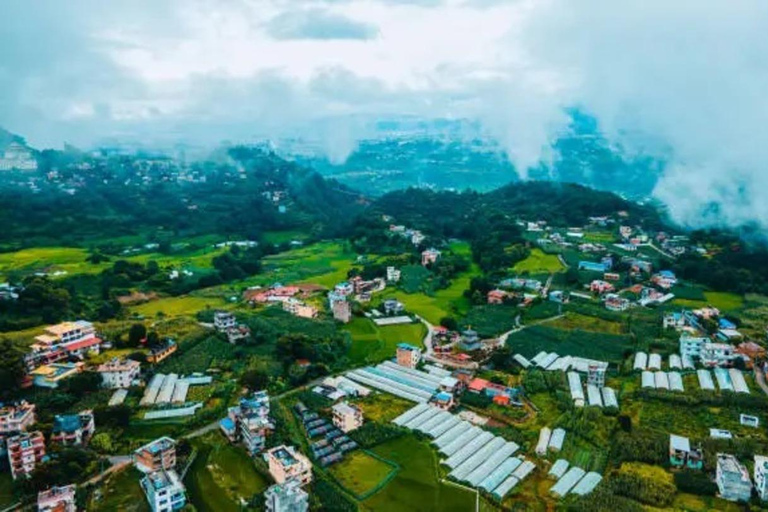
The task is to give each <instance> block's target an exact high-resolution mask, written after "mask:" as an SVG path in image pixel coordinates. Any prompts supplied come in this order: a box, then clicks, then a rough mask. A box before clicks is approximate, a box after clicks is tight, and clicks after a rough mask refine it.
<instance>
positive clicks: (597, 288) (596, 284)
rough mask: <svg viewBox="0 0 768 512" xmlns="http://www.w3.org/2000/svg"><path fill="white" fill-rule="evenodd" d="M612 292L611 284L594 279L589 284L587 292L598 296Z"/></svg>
mask: <svg viewBox="0 0 768 512" xmlns="http://www.w3.org/2000/svg"><path fill="white" fill-rule="evenodd" d="M614 290H615V288H614V287H613V285H612V284H611V283H609V282H608V281H602V280H600V279H595V280H594V281H592V282H591V283H590V284H589V291H591V292H592V293H597V294H600V295H602V294H604V293H610V292H612V291H614Z"/></svg>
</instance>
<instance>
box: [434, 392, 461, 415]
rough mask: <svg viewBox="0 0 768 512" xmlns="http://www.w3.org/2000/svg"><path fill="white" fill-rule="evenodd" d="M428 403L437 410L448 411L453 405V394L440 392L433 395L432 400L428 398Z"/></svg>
mask: <svg viewBox="0 0 768 512" xmlns="http://www.w3.org/2000/svg"><path fill="white" fill-rule="evenodd" d="M429 403H431V404H432V405H434V406H435V407H437V408H438V409H442V410H443V411H448V410H450V409H451V408H452V407H453V406H454V404H455V402H454V400H453V394H452V393H448V392H447V391H440V392H439V393H435V394H434V395H433V396H432V398H430V400H429Z"/></svg>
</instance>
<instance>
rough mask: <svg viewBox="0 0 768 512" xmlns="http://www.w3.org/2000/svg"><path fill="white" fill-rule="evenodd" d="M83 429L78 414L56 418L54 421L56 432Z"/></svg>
mask: <svg viewBox="0 0 768 512" xmlns="http://www.w3.org/2000/svg"><path fill="white" fill-rule="evenodd" d="M80 427H81V424H80V416H78V415H77V414H68V415H66V416H56V417H55V418H54V419H53V431H54V432H74V431H75V430H77V429H79V428H80Z"/></svg>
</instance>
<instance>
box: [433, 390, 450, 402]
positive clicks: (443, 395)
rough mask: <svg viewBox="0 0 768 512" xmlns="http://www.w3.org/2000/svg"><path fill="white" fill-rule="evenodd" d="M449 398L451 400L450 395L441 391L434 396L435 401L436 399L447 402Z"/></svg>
mask: <svg viewBox="0 0 768 512" xmlns="http://www.w3.org/2000/svg"><path fill="white" fill-rule="evenodd" d="M451 398H452V395H451V394H450V393H446V392H445V391H441V392H440V393H438V394H436V395H435V399H437V400H445V401H448V400H450V399H451Z"/></svg>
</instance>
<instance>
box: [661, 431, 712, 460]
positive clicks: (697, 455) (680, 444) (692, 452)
mask: <svg viewBox="0 0 768 512" xmlns="http://www.w3.org/2000/svg"><path fill="white" fill-rule="evenodd" d="M669 463H670V465H672V466H675V467H687V468H690V469H701V468H702V467H703V465H704V457H703V456H702V453H701V450H700V449H692V448H691V442H690V440H689V439H688V438H687V437H683V436H677V435H675V434H670V436H669Z"/></svg>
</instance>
